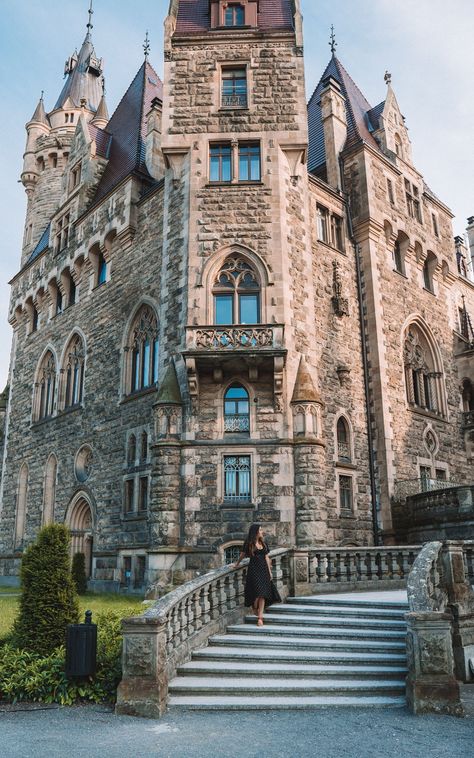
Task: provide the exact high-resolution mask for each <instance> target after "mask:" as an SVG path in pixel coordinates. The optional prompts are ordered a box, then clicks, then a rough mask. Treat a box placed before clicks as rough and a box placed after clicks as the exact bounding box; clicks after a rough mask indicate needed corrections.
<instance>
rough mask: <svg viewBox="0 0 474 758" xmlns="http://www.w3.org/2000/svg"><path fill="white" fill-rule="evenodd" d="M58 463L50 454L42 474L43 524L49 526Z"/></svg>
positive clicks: (52, 509) (51, 517) (54, 500)
mask: <svg viewBox="0 0 474 758" xmlns="http://www.w3.org/2000/svg"><path fill="white" fill-rule="evenodd" d="M57 471H58V462H57V460H56V456H55V455H53V454H51V455H50V456H49V458H48V461H47V463H46V468H45V472H44V489H43V524H45V525H46V524H51V523H52V522H53V521H54V505H55V502H56V475H57Z"/></svg>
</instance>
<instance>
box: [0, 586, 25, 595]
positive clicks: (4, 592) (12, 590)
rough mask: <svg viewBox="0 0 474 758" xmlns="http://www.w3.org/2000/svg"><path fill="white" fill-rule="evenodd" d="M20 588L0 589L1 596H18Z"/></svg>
mask: <svg viewBox="0 0 474 758" xmlns="http://www.w3.org/2000/svg"><path fill="white" fill-rule="evenodd" d="M19 592H20V588H19V587H0V595H18V594H19Z"/></svg>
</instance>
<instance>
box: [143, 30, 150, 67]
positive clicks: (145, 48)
mask: <svg viewBox="0 0 474 758" xmlns="http://www.w3.org/2000/svg"><path fill="white" fill-rule="evenodd" d="M143 52H144V53H145V60H146V61H147V60H148V56H149V55H150V38H149V36H148V29H147V30H146V35H145V42H144V43H143Z"/></svg>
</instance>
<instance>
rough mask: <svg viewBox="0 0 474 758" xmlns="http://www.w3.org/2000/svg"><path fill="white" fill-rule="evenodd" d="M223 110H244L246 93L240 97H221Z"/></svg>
mask: <svg viewBox="0 0 474 758" xmlns="http://www.w3.org/2000/svg"><path fill="white" fill-rule="evenodd" d="M222 107H223V108H246V107H247V93H244V94H240V95H222Z"/></svg>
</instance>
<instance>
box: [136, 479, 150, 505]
mask: <svg viewBox="0 0 474 758" xmlns="http://www.w3.org/2000/svg"><path fill="white" fill-rule="evenodd" d="M147 508H148V477H147V476H141V477H140V479H139V486H138V510H139V511H146V510H147Z"/></svg>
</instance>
